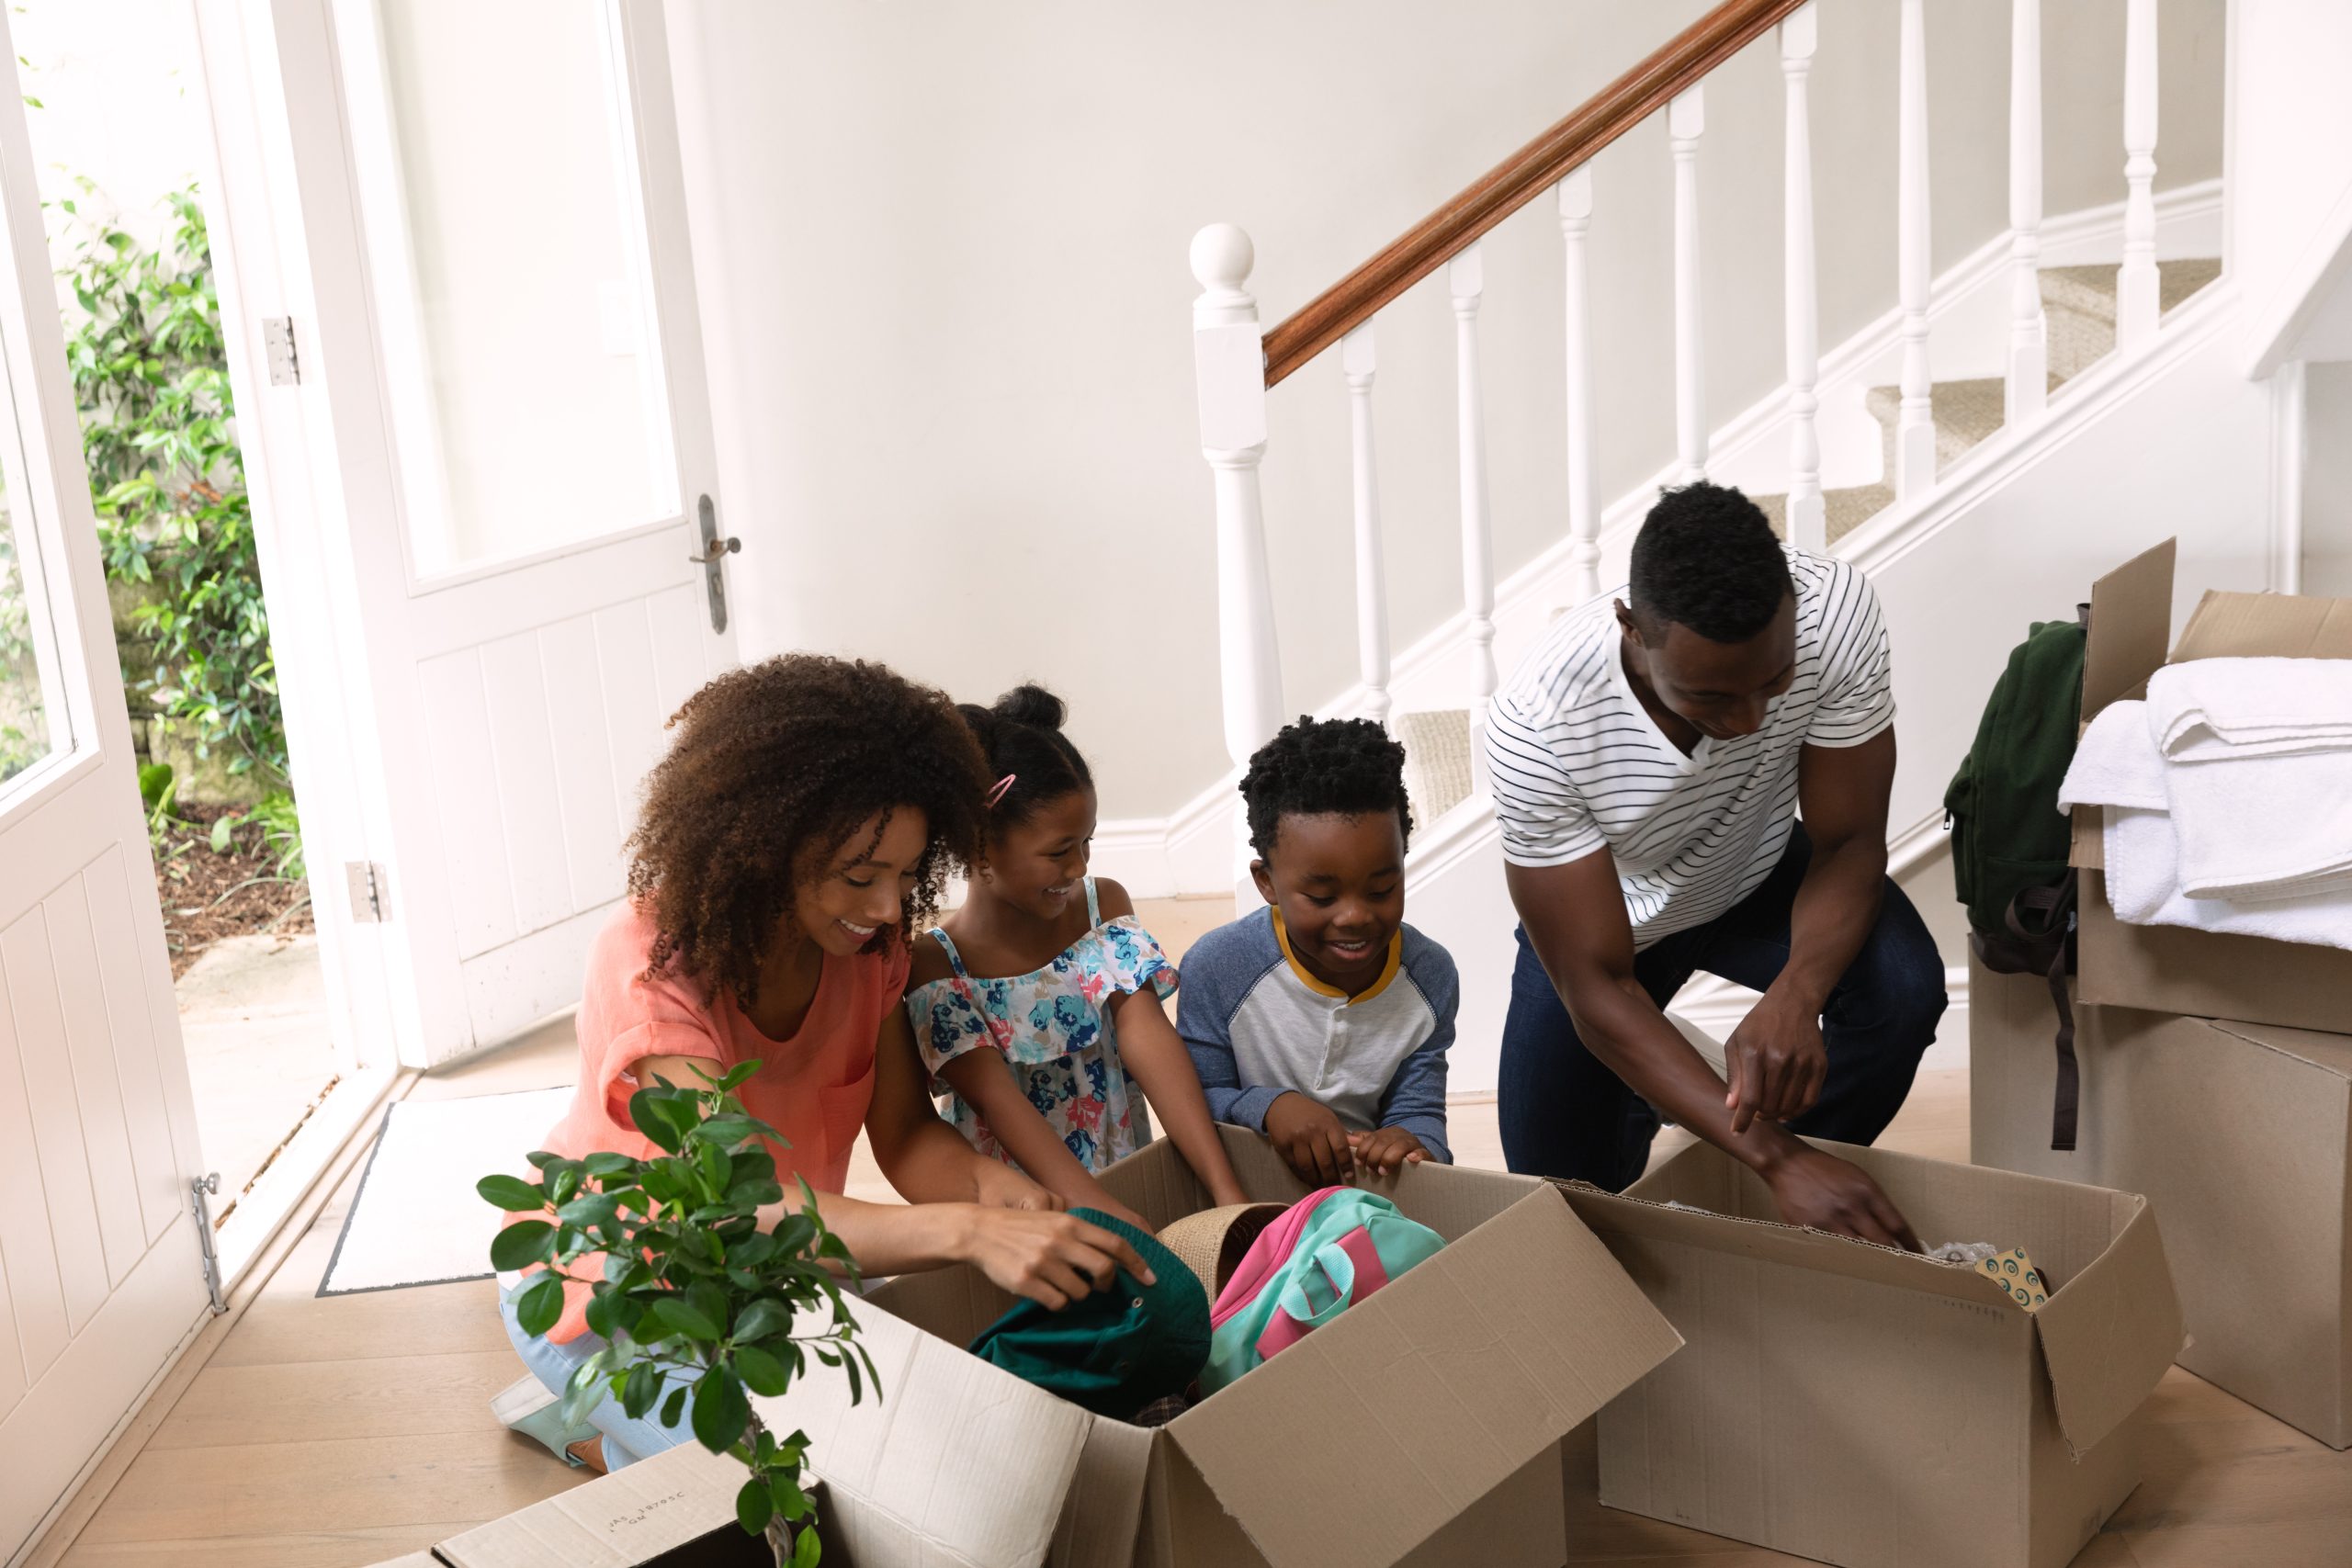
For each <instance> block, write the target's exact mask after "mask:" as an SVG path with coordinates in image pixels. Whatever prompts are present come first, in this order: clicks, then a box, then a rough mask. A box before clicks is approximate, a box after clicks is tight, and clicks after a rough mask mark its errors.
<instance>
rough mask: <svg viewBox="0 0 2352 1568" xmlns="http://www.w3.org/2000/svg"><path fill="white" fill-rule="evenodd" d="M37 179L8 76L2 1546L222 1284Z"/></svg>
mask: <svg viewBox="0 0 2352 1568" xmlns="http://www.w3.org/2000/svg"><path fill="white" fill-rule="evenodd" d="M7 42H8V39H7V17H6V14H5V13H0V44H6V43H7ZM8 52H9V54H11V55H13V54H14V52H15V51H14V49H13V47H12V48H10V49H9V51H8ZM0 207H4V208H5V211H4V212H0V225H5V234H0V484H5V490H4V491H0V507H4V508H5V514H0V1559H7V1558H10V1557H12V1556H13V1555H14V1554H15V1553H16V1551H17V1549H18V1548H19V1547H20V1546H21V1545H22V1544H23V1543H24V1542H25V1541H26V1540H28V1538H29V1537H30V1536H31V1534H32V1533H33V1531H34V1529H36V1528H37V1527H38V1526H39V1525H40V1523H41V1521H42V1519H43V1518H44V1517H46V1516H47V1515H48V1514H49V1513H50V1511H51V1509H52V1508H53V1507H54V1506H56V1505H57V1504H58V1503H59V1502H60V1501H62V1498H63V1497H64V1495H66V1493H67V1492H68V1491H69V1490H70V1489H71V1487H72V1485H73V1484H74V1481H75V1479H76V1478H77V1477H78V1476H79V1474H80V1473H81V1472H82V1470H83V1467H84V1466H85V1464H87V1463H88V1462H89V1461H90V1460H91V1459H92V1458H93V1457H95V1456H96V1454H97V1452H98V1451H99V1450H100V1449H101V1448H102V1447H103V1446H104V1445H105V1444H106V1442H107V1438H109V1436H110V1435H111V1434H112V1433H113V1431H114V1429H115V1427H117V1426H118V1425H119V1423H120V1422H121V1421H122V1420H123V1419H124V1417H125V1416H127V1415H128V1414H129V1413H130V1410H131V1408H132V1407H133V1405H134V1404H137V1402H138V1400H139V1399H140V1397H141V1394H142V1393H144V1392H145V1390H146V1388H147V1386H148V1384H149V1383H150V1382H152V1381H153V1379H154V1378H155V1377H156V1376H157V1375H158V1374H159V1373H160V1372H161V1371H163V1370H164V1366H165V1364H166V1363H167V1362H168V1361H169V1359H171V1357H172V1356H173V1354H174V1353H175V1351H176V1350H177V1349H178V1348H179V1347H180V1346H181V1345H182V1344H183V1343H184V1342H185V1341H186V1340H187V1337H188V1336H189V1335H190V1334H191V1333H193V1332H194V1330H195V1328H196V1327H197V1325H198V1324H199V1323H200V1322H201V1321H202V1319H203V1317H204V1315H205V1306H206V1301H207V1294H206V1290H205V1285H204V1274H203V1265H202V1259H201V1256H200V1251H199V1244H198V1234H197V1226H196V1223H195V1219H194V1216H193V1213H192V1212H191V1209H190V1204H189V1193H188V1179H189V1178H190V1177H191V1176H192V1175H193V1174H194V1173H195V1172H197V1171H198V1169H200V1166H199V1164H198V1150H197V1141H196V1118H195V1111H194V1105H193V1101H192V1100H191V1099H190V1097H189V1094H188V1080H187V1062H186V1059H185V1058H184V1057H183V1055H182V1054H181V1049H180V1031H179V1015H178V1011H177V1010H176V1009H175V1006H174V1004H173V998H172V976H171V966H170V961H169V959H168V958H167V956H166V955H165V952H164V921H163V911H162V909H161V908H160V907H159V905H158V904H157V902H156V896H155V874H154V867H153V863H152V862H151V861H150V860H149V857H148V849H147V834H146V823H145V818H144V816H143V814H142V810H141V805H140V799H139V783H138V776H137V768H136V764H135V762H134V761H133V760H132V756H131V741H130V716H129V714H128V712H127V711H126V709H125V707H124V705H123V696H122V683H121V676H120V672H119V668H118V666H117V664H116V655H115V648H114V629H113V625H112V622H111V619H110V617H109V615H108V614H107V590H106V579H105V574H104V569H103V567H102V566H101V564H100V560H99V555H98V542H97V526H96V518H95V516H94V515H93V513H92V511H91V506H90V490H89V482H88V479H87V478H86V477H85V473H84V470H83V467H82V448H81V429H80V425H79V423H78V422H77V421H76V418H75V415H74V395H73V388H72V385H71V383H70V382H69V380H68V378H67V375H66V367H65V344H64V335H63V331H62V326H61V324H60V322H59V320H58V314H57V303H56V297H55V295H54V293H53V292H52V284H51V276H50V265H51V264H50V259H49V250H48V246H47V244H46V243H45V242H44V241H43V239H42V236H41V223H40V196H39V193H38V191H37V189H36V187H35V185H34V178H33V162H32V151H31V147H30V144H29V141H28V138H27V136H26V131H25V118H24V111H23V108H22V107H21V106H20V105H19V104H17V102H16V101H15V99H14V97H13V96H11V98H10V100H9V101H8V102H7V103H6V104H5V105H0Z"/></svg>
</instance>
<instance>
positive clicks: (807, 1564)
mask: <svg viewBox="0 0 2352 1568" xmlns="http://www.w3.org/2000/svg"><path fill="white" fill-rule="evenodd" d="M824 1554H825V1543H824V1541H823V1540H820V1538H819V1537H818V1534H817V1527H816V1525H815V1524H813V1523H811V1524H810V1525H809V1527H808V1528H807V1529H803V1530H802V1531H801V1532H800V1539H799V1540H796V1541H794V1542H793V1543H792V1568H817V1563H818V1562H819V1561H820V1559H821V1558H823V1556H824Z"/></svg>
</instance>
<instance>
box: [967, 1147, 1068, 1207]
mask: <svg viewBox="0 0 2352 1568" xmlns="http://www.w3.org/2000/svg"><path fill="white" fill-rule="evenodd" d="M972 1201H974V1202H976V1203H978V1205H979V1206H980V1207H981V1208H983V1209H1031V1210H1036V1211H1039V1212H1041V1213H1054V1212H1058V1211H1060V1210H1063V1209H1067V1208H1069V1204H1068V1203H1066V1202H1064V1201H1062V1200H1061V1198H1060V1197H1059V1196H1058V1195H1057V1194H1056V1193H1052V1192H1048V1191H1047V1190H1046V1189H1044V1188H1043V1187H1040V1186H1038V1185H1037V1184H1036V1183H1035V1182H1034V1181H1032V1180H1030V1179H1029V1178H1028V1177H1026V1176H1024V1175H1023V1174H1022V1173H1021V1172H1020V1171H1018V1170H1015V1169H1014V1168H1012V1167H1011V1166H1009V1165H1006V1164H1005V1163H1004V1162H1003V1161H1001V1160H993V1159H982V1160H981V1161H980V1162H979V1164H978V1166H977V1167H976V1168H974V1170H973V1172H972Z"/></svg>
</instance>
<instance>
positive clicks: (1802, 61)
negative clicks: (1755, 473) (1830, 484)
mask: <svg viewBox="0 0 2352 1568" xmlns="http://www.w3.org/2000/svg"><path fill="white" fill-rule="evenodd" d="M1816 17H1817V13H1816V11H1815V6H1814V4H1813V3H1812V0H1807V3H1806V4H1805V5H1803V6H1799V7H1797V8H1796V9H1795V10H1793V11H1792V12H1790V13H1789V14H1788V16H1787V17H1783V18H1782V19H1781V78H1782V80H1783V81H1784V82H1785V83H1786V84H1787V87H1788V93H1787V96H1788V152H1787V157H1786V163H1787V165H1788V166H1787V172H1786V177H1785V179H1784V181H1783V183H1782V207H1781V234H1782V244H1783V251H1782V265H1781V275H1782V280H1783V283H1784V285H1785V288H1786V296H1787V311H1788V339H1789V502H1788V507H1789V542H1790V543H1791V544H1792V545H1795V546H1796V547H1798V548H1800V549H1806V550H1826V549H1827V548H1828V547H1829V521H1828V514H1827V512H1826V509H1825V507H1824V503H1823V502H1822V499H1821V435H1820V432H1819V431H1818V430H1817V429H1816V428H1815V416H1816V414H1817V413H1818V412H1819V410H1820V408H1821V400H1820V398H1819V397H1817V396H1816V395H1815V391H1814V386H1815V383H1816V382H1817V381H1819V380H1820V378H1821V311H1820V304H1819V298H1818V294H1817V291H1816V285H1815V271H1814V252H1813V129H1812V113H1811V106H1810V104H1809V102H1808V97H1807V92H1806V77H1807V76H1808V75H1809V74H1810V73H1811V72H1812V70H1813V51H1814V44H1815V39H1816V36H1817V32H1818V25H1817V20H1816Z"/></svg>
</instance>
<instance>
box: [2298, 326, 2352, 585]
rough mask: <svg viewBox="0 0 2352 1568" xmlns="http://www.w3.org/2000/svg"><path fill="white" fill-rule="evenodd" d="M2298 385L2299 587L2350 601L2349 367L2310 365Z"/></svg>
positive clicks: (2351, 386) (2351, 415)
mask: <svg viewBox="0 0 2352 1568" xmlns="http://www.w3.org/2000/svg"><path fill="white" fill-rule="evenodd" d="M2303 428H2304V448H2303V450H2304V457H2303V581H2302V589H2303V592H2306V593H2326V594H2333V595H2335V596H2336V597H2339V598H2341V597H2344V596H2346V595H2352V364H2344V363H2337V364H2330V365H2313V366H2312V367H2309V368H2308V369H2307V370H2306V371H2305V380H2304V383H2303Z"/></svg>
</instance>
